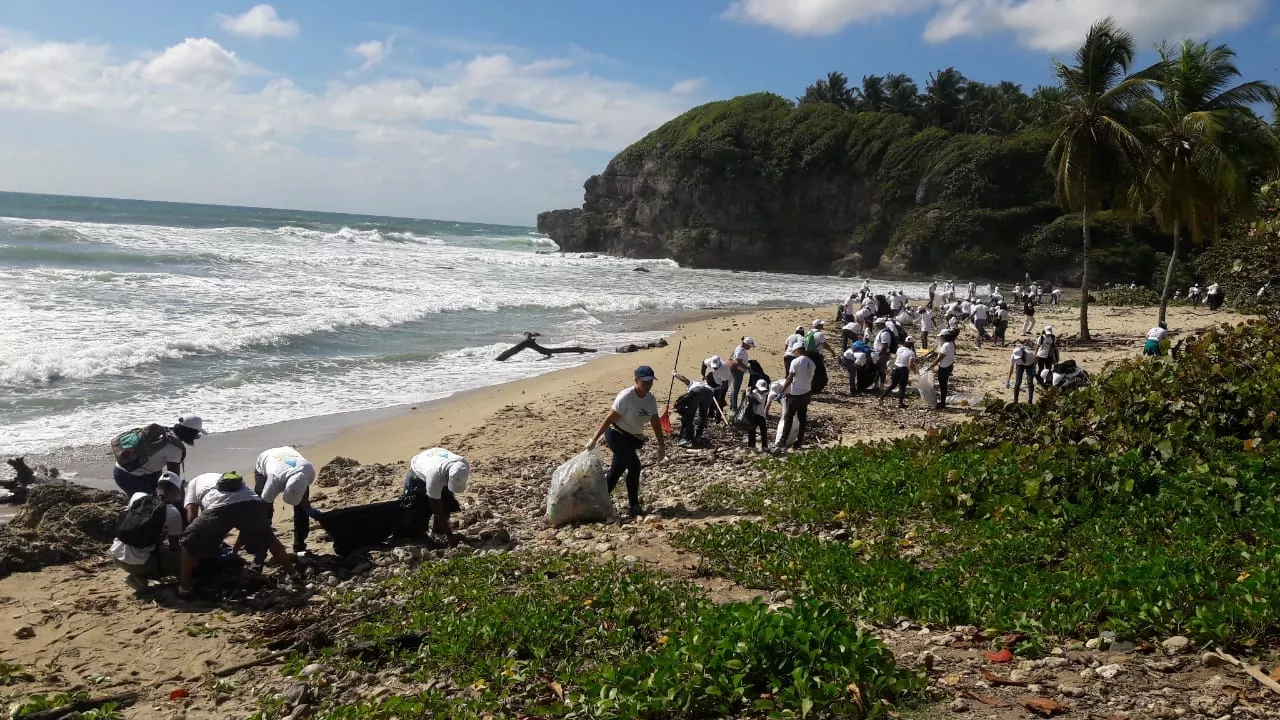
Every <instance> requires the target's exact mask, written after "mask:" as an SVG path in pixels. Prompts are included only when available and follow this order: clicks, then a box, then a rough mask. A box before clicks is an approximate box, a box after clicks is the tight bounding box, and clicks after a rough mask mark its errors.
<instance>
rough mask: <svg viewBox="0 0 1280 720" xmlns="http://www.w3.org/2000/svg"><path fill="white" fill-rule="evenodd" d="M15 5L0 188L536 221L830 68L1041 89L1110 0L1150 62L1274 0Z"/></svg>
mask: <svg viewBox="0 0 1280 720" xmlns="http://www.w3.org/2000/svg"><path fill="white" fill-rule="evenodd" d="M5 5H6V8H5V10H6V12H5V13H4V15H3V16H0V190H10V191H21V192H41V193H55V194H74V195H93V196H104V197H127V198H140V199H149V200H171V201H185V202H209V203H224V204H234V205H253V206H265V207H281V208H293V209H305V210H330V211H338V212H360V213H375V214H387V215H398V216H406V217H418V218H437V219H448V220H468V221H476V222H496V223H507V224H519V225H532V224H533V223H534V219H535V216H536V214H537V213H538V212H539V211H541V210H549V209H554V208H561V207H575V206H578V205H580V204H581V202H582V183H583V182H584V181H585V180H586V179H587V178H588V177H589V176H590V175H592V174H595V173H598V172H600V171H601V170H603V169H604V167H605V165H606V164H607V163H608V161H609V159H610V158H611V157H612V156H613V155H614V154H615V153H616V152H618V151H619V150H621V149H622V148H624V147H626V146H627V145H628V144H630V143H632V142H634V141H636V140H638V139H640V138H641V137H643V136H644V135H645V133H647V132H649V131H650V130H652V129H654V128H656V127H658V126H660V125H661V124H662V123H664V122H666V121H667V120H670V119H671V118H673V117H675V116H677V115H679V114H680V113H681V112H683V111H685V110H687V109H689V108H690V107H694V106H696V105H699V104H702V103H704V102H709V101H712V100H716V99H722V98H728V97H733V96H735V95H741V94H744V93H749V92H757V91H770V92H776V93H779V94H781V95H784V96H786V97H796V96H798V95H800V94H802V93H803V91H804V88H805V86H806V85H807V84H809V83H811V82H813V81H814V80H816V79H817V78H819V77H822V76H824V75H825V74H826V73H827V72H829V71H832V70H838V71H841V72H844V73H845V74H846V75H848V76H849V77H850V78H852V79H853V80H854V82H856V81H857V79H859V78H861V77H862V76H863V75H865V74H886V73H890V72H904V73H907V74H909V75H911V76H913V77H914V78H915V79H916V80H917V81H918V82H919V83H920V84H921V86H922V87H923V84H924V81H925V80H926V79H927V77H928V75H929V73H930V72H932V71H936V70H939V69H942V68H946V67H950V66H954V67H956V68H957V69H958V70H960V71H961V72H963V73H964V74H965V75H966V76H968V77H970V78H972V79H975V80H981V81H984V82H996V81H999V80H1012V81H1014V82H1017V83H1020V84H1022V85H1023V86H1024V88H1026V89H1028V90H1030V89H1032V88H1034V87H1035V86H1036V85H1038V84H1042V83H1046V82H1048V81H1049V80H1050V71H1051V64H1050V63H1051V59H1052V58H1055V57H1056V58H1062V59H1064V60H1069V59H1070V56H1071V54H1072V52H1073V51H1074V49H1075V47H1077V46H1078V45H1079V42H1080V39H1081V38H1082V37H1083V34H1084V32H1085V30H1086V29H1087V28H1088V26H1089V25H1090V23H1092V22H1093V21H1094V20H1096V19H1098V18H1100V17H1102V16H1105V15H1108V14H1109V15H1111V16H1113V17H1114V18H1115V19H1116V20H1117V21H1118V22H1120V23H1121V24H1122V25H1123V26H1124V27H1126V28H1127V29H1128V30H1130V31H1131V32H1132V33H1133V34H1134V35H1135V36H1136V37H1137V39H1138V42H1139V46H1140V47H1141V48H1142V49H1143V50H1144V55H1143V57H1142V58H1140V61H1142V60H1147V61H1149V60H1151V59H1152V58H1153V57H1154V53H1153V50H1152V49H1153V48H1154V47H1155V45H1156V44H1157V43H1158V42H1160V41H1161V40H1163V39H1170V40H1177V39H1179V38H1182V37H1184V36H1190V37H1194V38H1197V39H1207V40H1212V41H1214V42H1215V43H1216V42H1225V43H1228V44H1230V45H1231V46H1232V47H1233V48H1234V49H1235V50H1236V51H1237V52H1238V53H1239V66H1240V68H1241V70H1242V71H1243V72H1244V74H1245V77H1246V78H1247V79H1263V80H1268V81H1271V82H1274V83H1277V84H1280V52H1276V50H1275V48H1277V47H1280V7H1277V6H1280V0H644V2H603V1H601V0H465V1H462V0H362V1H361V2H358V3H355V2H316V1H315V0H277V1H276V2H274V3H272V4H258V5H254V4H252V2H240V3H236V2H208V1H205V0H183V2H172V0H114V1H113V2H102V1H101V0H41V2H29V3H6V4H5Z"/></svg>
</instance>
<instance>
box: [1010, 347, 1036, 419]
mask: <svg viewBox="0 0 1280 720" xmlns="http://www.w3.org/2000/svg"><path fill="white" fill-rule="evenodd" d="M1035 364H1036V354H1035V353H1034V352H1032V351H1031V348H1029V347H1027V346H1026V345H1025V344H1023V342H1022V341H1021V340H1019V341H1018V343H1017V345H1015V346H1014V348H1013V354H1012V355H1010V356H1009V375H1008V376H1007V377H1006V378H1005V380H1004V386H1005V387H1006V388H1007V387H1009V382H1010V381H1011V380H1014V377H1013V376H1014V374H1015V373H1016V374H1017V376H1018V377H1017V379H1016V380H1014V382H1013V404H1015V405H1017V404H1018V395H1020V394H1021V393H1022V378H1023V376H1024V375H1025V376H1026V378H1027V402H1028V403H1033V402H1035V400H1036V371H1035Z"/></svg>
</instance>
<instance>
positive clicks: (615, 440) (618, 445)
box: [587, 365, 667, 517]
mask: <svg viewBox="0 0 1280 720" xmlns="http://www.w3.org/2000/svg"><path fill="white" fill-rule="evenodd" d="M653 380H654V375H653V368H651V367H649V366H648V365H641V366H640V367H638V368H636V372H635V384H634V385H632V386H631V387H629V388H626V389H625V390H623V391H622V392H620V393H618V395H617V397H615V398H614V399H613V406H612V407H610V408H609V412H607V413H605V416H604V421H603V422H601V423H600V427H599V428H597V429H596V433H595V435H594V436H592V438H591V441H590V442H588V443H587V449H588V450H594V449H595V447H596V444H597V443H599V442H600V438H601V437H603V438H604V439H605V442H606V443H608V444H609V449H610V450H612V451H613V462H612V463H611V464H610V465H609V472H608V473H606V475H605V480H606V482H607V483H608V487H609V492H610V493H612V492H613V488H614V487H616V486H617V484H618V480H619V479H621V477H622V475H623V473H626V476H627V500H628V502H629V505H628V507H629V511H630V514H631V516H632V517H638V516H640V515H644V514H645V512H644V510H643V509H642V508H641V507H640V471H641V469H642V466H641V464H640V455H639V451H640V448H641V447H643V446H644V442H645V440H644V435H645V429H644V428H645V425H648V426H649V427H651V428H652V429H653V434H654V437H656V438H657V439H658V462H662V459H663V458H664V457H666V455H667V445H666V438H665V437H663V435H662V423H661V421H660V420H659V418H658V399H657V398H656V397H655V396H654V394H653Z"/></svg>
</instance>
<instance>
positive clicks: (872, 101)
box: [854, 75, 889, 112]
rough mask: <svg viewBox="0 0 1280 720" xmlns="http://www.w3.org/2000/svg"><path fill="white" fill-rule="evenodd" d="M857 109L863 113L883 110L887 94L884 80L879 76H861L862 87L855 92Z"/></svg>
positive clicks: (887, 97)
mask: <svg viewBox="0 0 1280 720" xmlns="http://www.w3.org/2000/svg"><path fill="white" fill-rule="evenodd" d="M854 93H855V94H856V95H857V97H858V106H859V109H860V110H862V111H863V112H880V111H881V110H883V109H884V104H885V101H886V100H888V99H889V93H888V92H887V91H886V90H885V87H884V78H883V77H881V76H879V75H863V76H862V87H861V88H860V89H858V90H855V91H854Z"/></svg>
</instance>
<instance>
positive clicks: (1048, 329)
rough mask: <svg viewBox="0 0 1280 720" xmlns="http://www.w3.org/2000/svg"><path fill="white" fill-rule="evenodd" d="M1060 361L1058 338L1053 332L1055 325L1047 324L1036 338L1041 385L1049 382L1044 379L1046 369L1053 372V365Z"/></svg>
mask: <svg viewBox="0 0 1280 720" xmlns="http://www.w3.org/2000/svg"><path fill="white" fill-rule="evenodd" d="M1057 361H1058V338H1057V337H1056V336H1055V335H1054V334H1053V326H1052V325H1045V326H1044V332H1042V333H1040V337H1038V338H1036V370H1037V372H1038V373H1039V375H1040V386H1041V387H1045V386H1047V385H1048V384H1049V381H1048V380H1045V379H1044V376H1045V372H1044V371H1045V370H1048V371H1049V373H1050V374H1052V373H1053V366H1054V364H1055V363H1056V362H1057Z"/></svg>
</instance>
